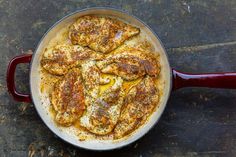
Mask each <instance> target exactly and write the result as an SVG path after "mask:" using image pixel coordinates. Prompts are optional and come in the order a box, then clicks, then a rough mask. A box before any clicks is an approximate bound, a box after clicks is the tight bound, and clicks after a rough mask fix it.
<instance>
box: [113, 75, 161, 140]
mask: <svg viewBox="0 0 236 157" xmlns="http://www.w3.org/2000/svg"><path fill="white" fill-rule="evenodd" d="M158 101H159V98H158V89H157V87H156V84H155V83H154V80H153V78H152V77H149V76H147V77H145V78H144V79H143V80H142V81H141V82H140V83H139V84H138V85H136V86H134V87H133V88H131V90H130V91H129V92H128V94H127V96H126V97H125V100H124V105H123V107H122V112H121V115H120V118H119V121H118V123H117V125H116V127H115V129H114V137H115V139H119V138H121V137H124V136H125V135H128V134H129V133H131V132H132V131H134V130H135V129H136V128H137V127H138V126H139V124H140V123H141V122H142V120H145V118H147V116H148V115H150V113H151V112H152V111H153V109H154V107H155V106H156V105H157V103H158Z"/></svg>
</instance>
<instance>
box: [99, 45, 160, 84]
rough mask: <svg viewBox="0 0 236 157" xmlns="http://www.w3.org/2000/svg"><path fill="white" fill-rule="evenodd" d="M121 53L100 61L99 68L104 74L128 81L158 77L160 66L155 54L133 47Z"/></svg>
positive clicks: (120, 50) (125, 48)
mask: <svg viewBox="0 0 236 157" xmlns="http://www.w3.org/2000/svg"><path fill="white" fill-rule="evenodd" d="M118 51H119V53H117V54H111V55H110V56H108V57H107V58H106V59H104V60H101V61H98V62H97V66H98V68H99V69H100V70H101V72H102V73H108V74H114V75H117V76H120V77H122V78H123V79H125V80H127V81H131V80H135V79H137V78H140V77H142V76H144V75H145V74H147V75H149V76H154V77H156V76H158V74H159V72H160V64H159V62H158V60H157V58H156V57H153V56H154V54H152V53H151V52H145V51H141V50H140V49H136V48H133V47H124V48H122V49H119V50H118Z"/></svg>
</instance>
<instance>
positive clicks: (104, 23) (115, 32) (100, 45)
mask: <svg viewBox="0 0 236 157" xmlns="http://www.w3.org/2000/svg"><path fill="white" fill-rule="evenodd" d="M139 32H140V30H139V29H138V28H136V27H133V26H131V25H129V24H126V23H124V22H122V21H119V20H117V19H113V18H109V17H98V16H83V17H80V18H78V19H77V21H76V22H75V23H74V24H72V25H71V26H70V30H69V38H70V39H71V42H72V43H73V44H79V45H82V46H88V47H90V48H91V49H93V50H95V51H98V52H102V53H108V52H111V51H112V50H114V49H116V48H117V47H118V46H120V45H121V44H123V42H124V41H125V40H127V39H129V38H130V37H132V36H135V35H137V34H139Z"/></svg>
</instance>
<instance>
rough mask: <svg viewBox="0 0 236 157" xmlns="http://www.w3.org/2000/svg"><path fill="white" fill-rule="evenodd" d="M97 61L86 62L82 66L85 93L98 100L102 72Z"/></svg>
mask: <svg viewBox="0 0 236 157" xmlns="http://www.w3.org/2000/svg"><path fill="white" fill-rule="evenodd" d="M95 63H96V62H95V61H86V62H84V63H83V64H82V65H81V71H82V76H83V81H84V85H85V93H86V95H89V96H90V97H93V98H97V97H98V94H99V84H100V81H101V79H100V71H99V69H98V68H97V66H96V64H95Z"/></svg>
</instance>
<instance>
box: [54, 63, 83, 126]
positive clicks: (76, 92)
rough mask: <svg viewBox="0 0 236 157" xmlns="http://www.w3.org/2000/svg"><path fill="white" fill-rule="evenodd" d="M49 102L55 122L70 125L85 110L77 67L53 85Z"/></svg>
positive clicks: (79, 73)
mask: <svg viewBox="0 0 236 157" xmlns="http://www.w3.org/2000/svg"><path fill="white" fill-rule="evenodd" d="M51 103H52V105H53V108H54V110H55V111H56V117H55V120H56V122H57V123H59V124H61V125H64V126H70V125H71V124H73V122H75V121H76V120H78V118H80V117H81V116H82V114H83V112H84V110H85V98H84V87H83V84H82V78H81V72H80V70H79V69H78V68H74V69H72V70H70V71H69V72H68V73H67V74H66V75H65V76H64V78H63V79H61V80H59V81H58V82H57V83H56V84H55V85H54V89H53V91H52V94H51Z"/></svg>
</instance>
